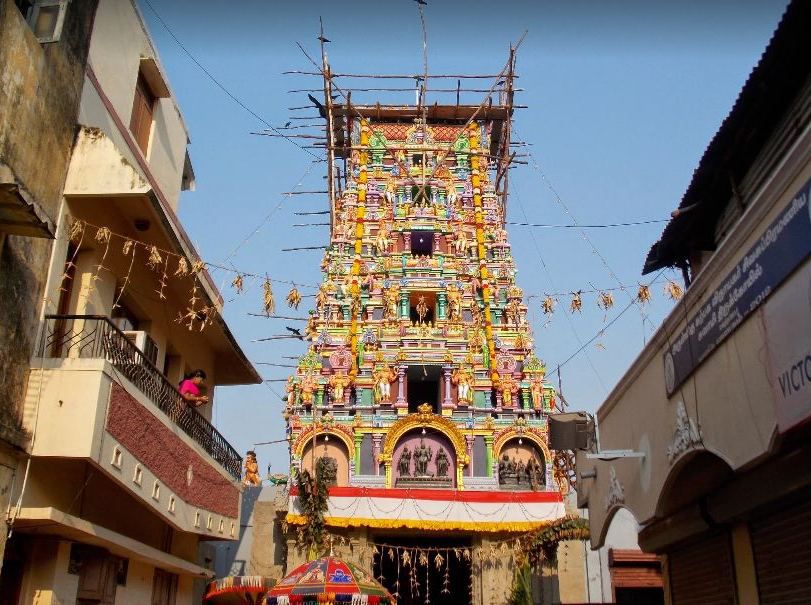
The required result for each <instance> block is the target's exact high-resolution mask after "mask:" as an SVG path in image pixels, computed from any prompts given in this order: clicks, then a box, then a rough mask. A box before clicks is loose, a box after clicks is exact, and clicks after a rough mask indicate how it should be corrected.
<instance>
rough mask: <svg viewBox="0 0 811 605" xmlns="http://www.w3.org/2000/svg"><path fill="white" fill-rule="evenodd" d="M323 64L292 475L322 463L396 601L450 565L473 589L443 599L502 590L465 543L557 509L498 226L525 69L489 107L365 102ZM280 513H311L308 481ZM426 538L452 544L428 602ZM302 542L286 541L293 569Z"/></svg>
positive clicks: (355, 537) (522, 314) (548, 396)
mask: <svg viewBox="0 0 811 605" xmlns="http://www.w3.org/2000/svg"><path fill="white" fill-rule="evenodd" d="M329 73H330V72H329V67H328V66H327V65H326V63H325V74H326V77H325V78H324V80H325V87H324V88H325V95H324V97H325V99H324V101H325V102H324V104H323V105H321V104H319V105H318V107H319V110H320V111H321V115H322V117H324V118H325V121H326V124H327V128H326V131H327V143H326V146H327V153H328V156H329V157H328V182H329V184H330V191H329V195H330V199H331V200H332V203H331V236H330V242H329V246H328V247H327V249H326V252H325V254H324V258H323V261H322V263H321V268H322V270H323V283H322V284H321V286H320V289H319V290H318V293H317V295H316V297H315V308H314V309H312V310H310V316H309V322H308V325H307V329H306V338H307V339H308V340H309V342H310V346H309V350H308V352H307V353H306V355H304V356H303V357H302V358H301V360H300V361H299V363H298V368H297V370H296V372H295V374H294V375H293V376H291V377H290V378H289V380H288V383H287V393H288V395H287V405H286V408H285V418H286V421H287V423H288V430H289V439H290V446H291V450H290V454H291V470H292V472H293V474H294V475H295V471H296V470H297V469H313V468H318V467H319V466H320V467H322V468H321V476H322V477H323V480H325V481H327V482H328V483H329V484H330V486H331V487H330V497H329V510H328V511H327V513H326V523H327V526H328V528H329V529H330V531H331V532H333V533H334V534H335V535H338V536H341V541H342V542H344V541H345V542H346V544H348V545H351V547H352V548H354V549H357V552H353V553H352V554H354V556H356V557H357V558H359V559H362V558H363V557H364V556H365V555H368V556H369V559H368V561H367V563H368V564H369V565H370V567H372V568H373V570H374V573H375V575H376V576H377V577H378V578H383V582H384V584H387V586H388V587H389V589H390V590H391V591H392V592H393V593H394V592H398V593H399V595H398V596H399V597H400V602H401V603H411V602H418V601H419V602H420V603H423V602H425V593H426V592H428V593H429V594H430V593H431V590H435V593H436V594H437V596H438V594H439V593H441V592H442V588H443V585H444V587H445V589H447V583H448V581H449V577H448V573H449V571H448V566H449V565H451V566H452V567H453V574H455V576H454V578H453V579H452V580H450V581H451V582H453V583H456V582H457V581H459V580H460V578H463V579H464V581H463V583H462V586H463V587H464V589H462V588H461V587H460V588H459V591H456V592H455V593H454V594H455V596H453V595H451V594H448V593H447V592H446V593H445V594H444V598H445V600H441V601H439V600H438V601H436V602H443V603H453V602H459V603H469V602H474V603H482V604H483V603H493V604H495V603H499V602H503V601H504V599H505V598H506V597H505V595H506V592H508V591H509V587H510V584H511V578H512V571H511V570H510V569H501V570H495V569H494V570H489V571H488V569H485V568H484V567H486V566H483V568H481V569H477V567H476V565H477V562H476V560H475V557H473V556H470V553H471V552H474V551H476V550H477V549H486V548H488V547H489V548H491V549H492V548H494V545H498V543H499V540H503V539H504V537H505V536H514V535H516V534H519V533H521V532H527V531H530V530H533V529H537V528H540V527H543V526H544V525H545V524H548V523H549V522H551V521H553V520H555V519H557V518H560V517H561V516H563V514H564V508H563V504H562V497H561V490H560V488H559V487H558V478H557V477H556V476H555V474H554V472H553V453H552V452H550V451H549V448H548V445H547V415H548V414H550V413H551V412H553V411H554V410H555V407H556V393H555V390H554V388H553V387H552V386H551V385H549V384H548V383H547V382H546V381H545V369H546V368H545V366H544V364H543V362H542V361H540V360H539V358H538V357H537V356H536V355H535V353H534V352H533V338H532V332H531V329H530V326H529V323H528V321H527V306H526V303H525V301H524V296H523V292H522V290H521V288H520V287H519V285H518V280H517V279H516V278H517V273H518V272H517V269H516V267H515V263H514V259H513V255H512V252H511V248H510V243H509V238H508V234H507V231H506V229H505V215H506V205H507V193H506V191H507V179H508V169H509V165H510V161H511V159H512V154H511V152H510V125H511V117H512V110H513V108H512V89H511V87H512V78H513V76H512V65H511V63H510V65H509V67H508V69H505V72H504V73H503V74H502V77H501V79H502V80H503V82H500V83H499V87H500V89H501V90H500V93H499V94H498V99H499V101H498V102H495V103H494V102H492V100H491V101H490V102H489V103H482V104H481V105H479V106H473V105H459V104H458V103H457V104H452V105H444V106H443V105H428V106H426V105H424V104H422V103H421V102H420V100H421V96H420V95H419V93H418V102H417V104H416V105H413V106H402V105H396V106H395V105H380V104H375V105H354V104H351V103H349V102H348V99H349V97H350V95H348V94H346V93H345V91H343V90H342V89H340V88H337V87H333V82H332V78H331V77H330V75H329ZM494 81H495V80H494ZM505 82H506V83H505ZM494 88H495V85H494ZM336 97H337V98H338V99H340V100H341V101H342V102H340V103H338V102H336V101H334V100H333V99H334V98H336ZM341 162H343V170H341V169H340V164H341ZM336 166H337V167H336ZM287 522H288V523H289V524H291V525H295V524H300V523H303V522H306V518H305V517H304V516H303V515H302V511H301V509H300V508H299V506H298V503H297V498H296V493H295V489H293V490H292V491H291V497H290V505H289V512H288V515H287ZM488 545H489V546H488ZM417 547H421V548H424V549H430V548H432V547H435V548H436V549H437V551H436V552H437V553H439V552H441V549H442V548H445V549H450V550H447V551H446V552H451V551H456V555H457V556H456V557H451V558H452V559H453V561H451V562H445V565H446V566H445V570H444V572H443V570H442V569H441V566H440V565H438V566H437V568H436V570H434V566H433V564H432V565H428V566H426V567H427V569H426V570H425V572H423V573H424V574H425V577H424V578H423V577H421V578H420V579H418V580H417V586H416V588H417V593H418V594H421V595H422V596H421V597H419V598H417V597H415V595H414V588H415V586H414V578H413V577H411V576H409V572H408V571H407V569H406V567H405V566H404V565H403V560H404V556H405V558H407V559H412V557H413V558H416V557H417V556H418V554H419V552H422V551H418V550H410V549H415V548H417ZM387 548H388V549H389V550H392V549H394V550H392V552H390V553H389V554H388V555H385V554H384V553H387V552H388V550H386V549H387ZM425 552H428V553H429V556H430V559H431V561H434V559H435V557H434V555H433V554H430V552H433V551H430V550H425ZM404 553H406V554H405V555H404ZM459 553H462V556H461V558H460V556H459ZM465 553H467V555H468V556H467V557H466V556H465ZM305 554H306V553H301V552H300V551H298V552H297V551H296V549H295V548H294V547H293V544H292V541H291V542H290V548H289V552H288V568H291V566H294V565H295V564H297V563H298V562H299V560H300V559H301V557H303V556H305ZM457 559H458V560H457ZM443 561H444V556H443ZM481 562H482V561H479V563H481ZM507 567H509V566H507ZM443 574H444V575H443ZM460 574H461V575H460ZM412 575H413V574H412ZM434 576H436V577H434ZM420 582H422V584H424V586H421V585H420ZM443 582H444V584H443ZM420 590H422V592H421V593H420ZM460 595H461V596H460ZM454 599H457V600H454Z"/></svg>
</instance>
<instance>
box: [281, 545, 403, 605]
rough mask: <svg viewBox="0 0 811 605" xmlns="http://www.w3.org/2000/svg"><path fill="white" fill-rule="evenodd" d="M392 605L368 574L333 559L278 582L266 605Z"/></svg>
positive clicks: (322, 560) (303, 567)
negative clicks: (345, 604)
mask: <svg viewBox="0 0 811 605" xmlns="http://www.w3.org/2000/svg"><path fill="white" fill-rule="evenodd" d="M342 603H347V604H351V605H395V603H396V601H395V600H394V597H392V596H391V594H389V591H388V590H386V589H385V588H384V587H383V586H382V585H381V584H380V583H378V582H377V581H376V580H375V579H374V578H373V577H372V575H371V574H370V573H369V572H366V571H364V570H363V569H361V568H360V567H358V566H357V565H355V564H354V563H349V562H347V561H342V560H340V559H337V558H335V557H332V556H329V557H321V558H320V559H316V560H315V561H310V562H309V563H305V564H304V565H299V566H298V567H297V568H296V569H294V570H293V571H292V572H291V573H289V574H288V575H287V576H286V577H285V578H283V579H282V580H281V581H279V583H278V584H276V586H274V587H273V588H272V589H271V590H270V592H268V594H267V597H266V598H265V604H266V605H316V604H318V605H338V604H342Z"/></svg>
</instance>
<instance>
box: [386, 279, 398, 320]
mask: <svg viewBox="0 0 811 605" xmlns="http://www.w3.org/2000/svg"><path fill="white" fill-rule="evenodd" d="M399 294H400V293H399V288H397V287H396V286H392V287H391V288H387V289H386V290H385V291H384V293H383V317H384V318H386V319H388V320H396V319H397V315H398V313H397V303H398V298H399Z"/></svg>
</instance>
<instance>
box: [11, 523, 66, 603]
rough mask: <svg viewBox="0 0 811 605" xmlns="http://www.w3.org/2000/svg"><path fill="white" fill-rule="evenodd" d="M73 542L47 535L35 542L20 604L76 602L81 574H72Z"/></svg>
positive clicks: (30, 554) (27, 565) (26, 571)
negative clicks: (71, 550)
mask: <svg viewBox="0 0 811 605" xmlns="http://www.w3.org/2000/svg"><path fill="white" fill-rule="evenodd" d="M70 545H71V543H70V542H69V541H66V540H59V539H58V538H44V539H41V540H36V541H34V542H33V544H32V545H31V549H30V552H29V557H30V558H29V560H28V561H27V562H26V568H25V575H24V579H23V586H22V591H21V594H20V603H26V604H27V603H31V604H36V605H73V604H74V603H76V591H77V589H78V587H79V576H77V575H72V574H69V573H68V562H69V561H70Z"/></svg>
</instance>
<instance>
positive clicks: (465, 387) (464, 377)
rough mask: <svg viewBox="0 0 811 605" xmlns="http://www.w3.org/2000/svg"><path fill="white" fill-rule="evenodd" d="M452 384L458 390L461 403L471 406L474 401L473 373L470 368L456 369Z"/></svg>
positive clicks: (452, 376)
mask: <svg viewBox="0 0 811 605" xmlns="http://www.w3.org/2000/svg"><path fill="white" fill-rule="evenodd" d="M451 382H453V384H455V385H456V386H457V388H458V391H457V392H458V397H457V399H458V401H459V403H460V404H461V403H466V404H470V403H472V401H473V372H471V371H470V368H468V367H466V366H462V367H459V368H456V369H455V370H454V371H453V374H452V375H451Z"/></svg>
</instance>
